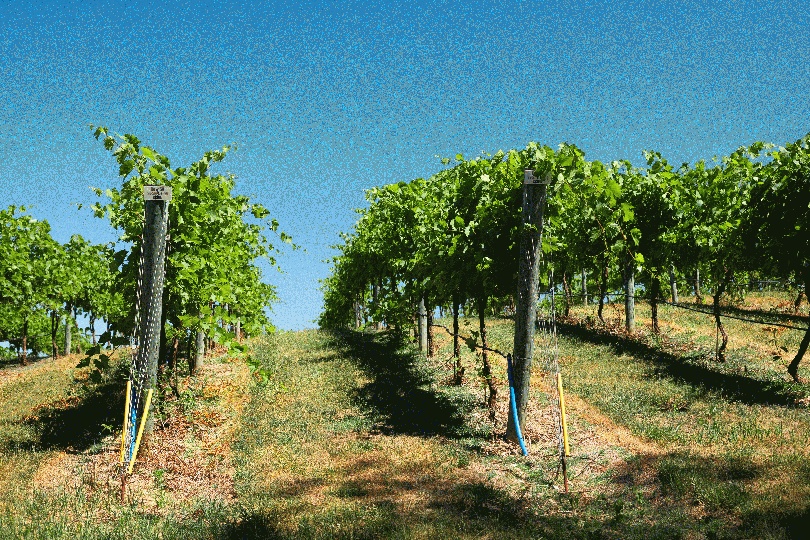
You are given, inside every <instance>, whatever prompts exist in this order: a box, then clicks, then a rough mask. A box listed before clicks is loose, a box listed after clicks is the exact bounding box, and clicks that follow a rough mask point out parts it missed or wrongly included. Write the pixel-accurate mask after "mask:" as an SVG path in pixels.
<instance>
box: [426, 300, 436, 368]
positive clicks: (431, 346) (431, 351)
mask: <svg viewBox="0 0 810 540" xmlns="http://www.w3.org/2000/svg"><path fill="white" fill-rule="evenodd" d="M434 337H435V333H434V329H433V310H432V309H429V310H427V340H428V353H427V355H428V358H433V357H434V356H436V340H435V339H434Z"/></svg>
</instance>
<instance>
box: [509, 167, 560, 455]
mask: <svg viewBox="0 0 810 540" xmlns="http://www.w3.org/2000/svg"><path fill="white" fill-rule="evenodd" d="M549 181H550V178H544V179H542V180H541V179H539V178H536V177H535V176H534V174H533V172H532V171H530V170H527V171H524V179H523V231H522V232H521V235H520V256H519V258H520V261H519V267H518V291H517V302H516V305H515V341H514V348H513V354H512V361H513V366H514V381H515V384H514V386H515V405H516V408H517V419H518V422H519V423H520V424H523V423H524V413H525V411H526V404H527V403H528V401H529V381H530V379H531V370H532V355H533V354H534V326H535V323H536V322H537V285H538V278H539V268H540V252H541V250H540V245H541V239H542V231H543V203H544V202H545V199H546V186H547V184H548V182H549ZM506 436H507V438H509V439H510V440H512V441H517V440H518V436H517V429H516V426H515V422H514V420H513V418H512V416H510V417H509V422H508V424H507V426H506Z"/></svg>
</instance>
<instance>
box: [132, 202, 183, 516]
mask: <svg viewBox="0 0 810 540" xmlns="http://www.w3.org/2000/svg"><path fill="white" fill-rule="evenodd" d="M143 193H144V226H143V236H142V238H141V258H140V265H139V270H138V289H137V298H136V308H135V325H134V335H133V339H132V358H131V364H130V375H129V381H128V383H127V396H126V400H125V401H126V411H125V413H124V429H123V431H122V436H121V457H120V468H121V500H122V502H123V500H124V497H125V494H126V479H127V476H128V475H129V474H131V473H132V470H133V467H134V465H135V459H136V457H137V453H138V447H139V446H140V443H141V440H142V437H143V436H144V434H145V435H146V436H147V437H148V436H149V434H150V433H151V431H152V426H153V420H152V418H150V417H149V412H150V410H151V408H152V405H154V403H153V400H152V395H153V390H154V388H155V384H156V382H157V367H158V366H157V365H158V356H159V352H160V330H161V329H160V325H161V316H162V311H163V281H164V276H165V267H166V234H167V229H168V217H169V201H171V198H172V190H171V187H168V186H144V191H143Z"/></svg>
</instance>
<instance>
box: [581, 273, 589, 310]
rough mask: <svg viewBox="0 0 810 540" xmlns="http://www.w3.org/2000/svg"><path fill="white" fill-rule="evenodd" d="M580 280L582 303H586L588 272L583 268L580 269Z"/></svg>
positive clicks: (584, 304) (585, 304)
mask: <svg viewBox="0 0 810 540" xmlns="http://www.w3.org/2000/svg"><path fill="white" fill-rule="evenodd" d="M580 279H581V280H582V305H583V306H587V305H588V274H586V273H585V270H583V271H582V276H581V278H580Z"/></svg>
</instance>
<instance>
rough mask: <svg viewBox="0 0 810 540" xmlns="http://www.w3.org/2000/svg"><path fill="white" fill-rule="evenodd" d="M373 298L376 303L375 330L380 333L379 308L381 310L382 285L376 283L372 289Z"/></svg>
mask: <svg viewBox="0 0 810 540" xmlns="http://www.w3.org/2000/svg"><path fill="white" fill-rule="evenodd" d="M371 298H372V302H373V303H374V312H375V315H374V329H375V330H377V331H379V330H380V320H379V318H380V315H379V308H380V304H379V302H380V284H379V283H374V285H373V286H372V289H371Z"/></svg>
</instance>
